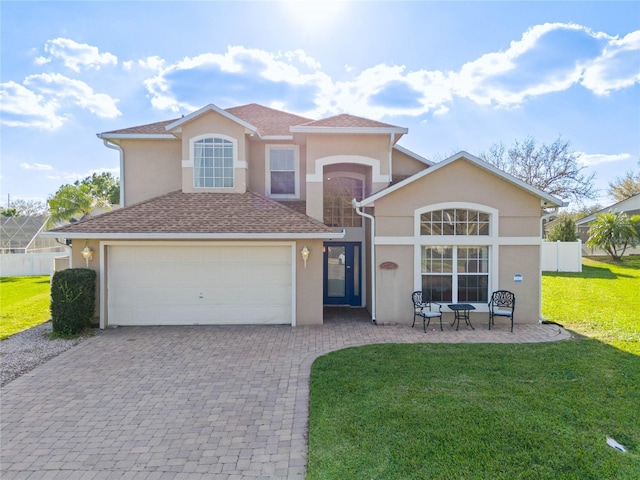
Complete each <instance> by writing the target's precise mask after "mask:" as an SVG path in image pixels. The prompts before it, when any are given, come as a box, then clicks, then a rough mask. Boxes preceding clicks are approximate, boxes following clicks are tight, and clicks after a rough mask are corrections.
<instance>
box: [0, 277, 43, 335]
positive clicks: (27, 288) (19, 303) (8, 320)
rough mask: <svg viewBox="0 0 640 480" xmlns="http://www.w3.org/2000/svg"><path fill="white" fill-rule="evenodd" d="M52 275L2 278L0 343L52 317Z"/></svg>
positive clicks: (0, 291)
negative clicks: (50, 309) (50, 308)
mask: <svg viewBox="0 0 640 480" xmlns="http://www.w3.org/2000/svg"><path fill="white" fill-rule="evenodd" d="M50 291H51V284H50V277H49V276H34V277H0V340H4V339H5V338H7V337H9V336H11V335H13V334H14V333H18V332H21V331H22V330H26V329H27V328H31V327H34V326H36V325H40V324H41V323H44V322H46V321H47V320H49V319H50V318H51V314H50V312H49V305H50V303H51V294H50Z"/></svg>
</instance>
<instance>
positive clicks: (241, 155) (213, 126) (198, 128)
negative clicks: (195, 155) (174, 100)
mask: <svg viewBox="0 0 640 480" xmlns="http://www.w3.org/2000/svg"><path fill="white" fill-rule="evenodd" d="M207 134H217V135H223V136H225V137H228V138H230V139H233V140H235V142H236V148H237V152H236V155H237V162H239V163H240V164H243V163H244V162H246V160H247V150H246V142H245V128H244V127H243V126H242V125H240V124H238V123H236V122H234V121H232V120H230V119H228V118H225V117H223V116H222V115H220V114H218V113H216V112H208V113H206V114H204V115H202V116H200V117H197V118H195V119H194V120H192V121H190V122H187V123H185V124H184V125H183V127H182V160H184V161H190V160H193V159H192V158H191V140H192V139H193V138H196V137H198V136H201V135H207ZM244 165H245V166H236V168H235V171H234V186H233V188H194V186H193V166H183V168H182V191H183V192H186V193H193V192H198V191H207V192H236V193H244V192H246V191H247V168H246V163H244Z"/></svg>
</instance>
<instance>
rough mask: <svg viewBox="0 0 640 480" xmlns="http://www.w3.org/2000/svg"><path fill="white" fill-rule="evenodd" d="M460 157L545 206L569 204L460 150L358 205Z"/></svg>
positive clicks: (367, 202) (366, 202)
mask: <svg viewBox="0 0 640 480" xmlns="http://www.w3.org/2000/svg"><path fill="white" fill-rule="evenodd" d="M460 159H465V160H467V161H469V162H471V163H473V164H474V165H476V166H478V167H480V168H482V169H484V170H486V171H488V172H490V173H492V174H493V175H496V176H498V177H500V178H502V179H503V180H506V181H507V182H509V183H512V184H514V185H516V186H517V187H520V188H522V189H523V190H526V191H528V192H529V193H532V194H533V195H536V196H538V197H540V200H541V204H542V206H543V207H564V206H567V204H566V203H565V202H563V201H562V200H560V199H559V198H556V197H554V196H553V195H549V194H548V193H545V192H543V191H542V190H539V189H537V188H535V187H533V186H531V185H529V184H528V183H525V182H523V181H522V180H520V179H519V178H516V177H514V176H513V175H510V174H508V173H506V172H503V171H502V170H500V169H498V168H496V167H494V166H493V165H491V164H489V163H487V162H485V161H484V160H482V159H480V158H478V157H476V156H474V155H471V154H470V153H467V152H464V151H462V152H459V153H456V154H455V155H453V156H451V157H449V158H447V159H445V160H443V161H442V162H439V163H436V164H434V165H433V166H432V167H430V168H427V169H425V170H422V171H420V172H418V173H416V174H415V175H412V176H411V177H409V178H407V179H405V180H403V181H401V182H398V183H396V184H395V185H392V186H390V187H388V188H386V189H384V190H381V191H379V192H378V193H376V194H374V195H371V196H370V197H368V198H365V199H364V200H362V201H361V202H358V206H360V207H366V206H371V205H373V204H374V203H375V201H376V200H378V199H379V198H382V197H384V196H386V195H388V194H390V193H391V192H395V191H396V190H398V189H400V188H402V187H404V186H405V185H407V184H409V183H412V182H415V181H416V180H418V179H420V178H422V177H424V176H425V175H430V174H432V173H433V172H436V171H438V170H440V169H441V168H443V167H446V166H447V165H449V164H450V163H453V162H456V161H458V160H460Z"/></svg>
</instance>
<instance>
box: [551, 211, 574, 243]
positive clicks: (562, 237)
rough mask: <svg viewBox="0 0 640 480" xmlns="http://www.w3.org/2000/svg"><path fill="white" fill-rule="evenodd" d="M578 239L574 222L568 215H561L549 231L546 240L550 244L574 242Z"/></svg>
mask: <svg viewBox="0 0 640 480" xmlns="http://www.w3.org/2000/svg"><path fill="white" fill-rule="evenodd" d="M577 239H578V232H577V229H576V222H575V221H574V220H573V218H572V217H571V215H569V214H568V213H564V212H563V213H561V214H560V215H558V218H557V219H556V221H555V222H553V225H552V226H551V228H550V229H549V232H548V233H547V240H548V241H550V242H575V241H576V240H577Z"/></svg>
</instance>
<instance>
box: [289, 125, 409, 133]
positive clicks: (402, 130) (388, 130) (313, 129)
mask: <svg viewBox="0 0 640 480" xmlns="http://www.w3.org/2000/svg"><path fill="white" fill-rule="evenodd" d="M289 131H290V132H291V133H320V134H327V133H334V134H335V133H338V134H364V135H371V134H390V133H393V134H405V133H407V132H408V131H409V129H407V128H402V127H305V126H293V127H289Z"/></svg>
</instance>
